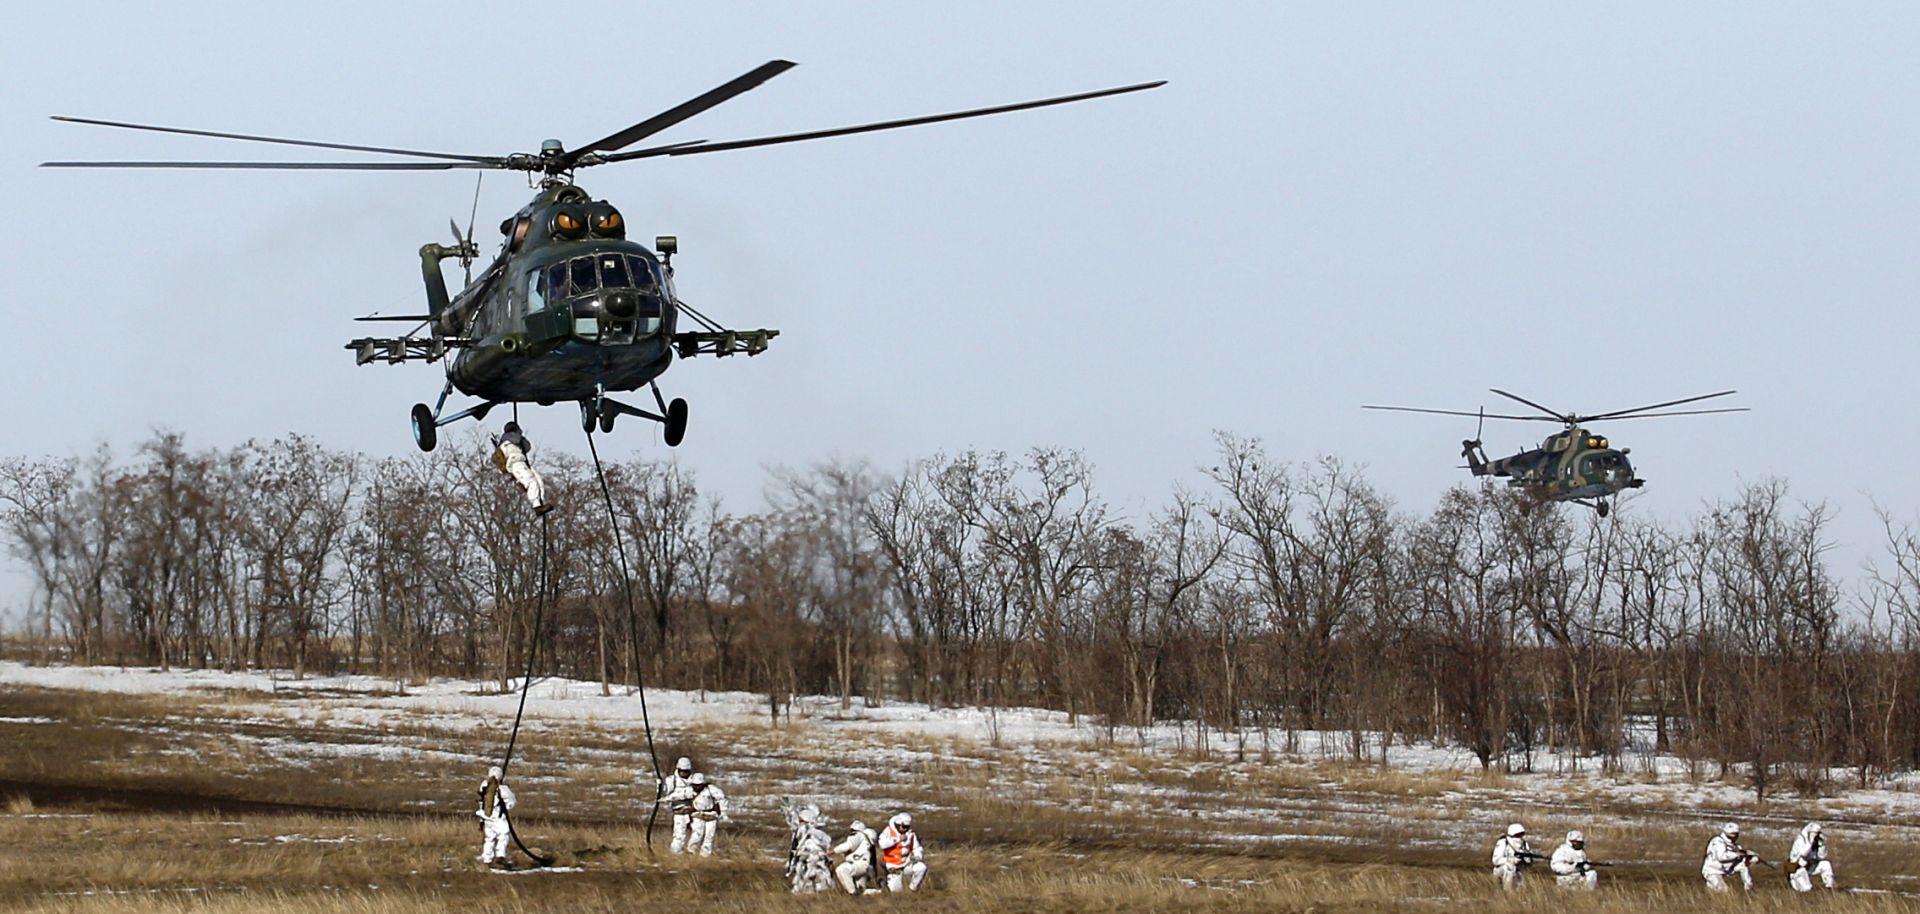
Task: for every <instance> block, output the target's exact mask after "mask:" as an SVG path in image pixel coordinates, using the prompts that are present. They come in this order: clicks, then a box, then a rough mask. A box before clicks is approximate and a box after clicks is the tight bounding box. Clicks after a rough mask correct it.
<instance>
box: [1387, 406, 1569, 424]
mask: <svg viewBox="0 0 1920 914" xmlns="http://www.w3.org/2000/svg"><path fill="white" fill-rule="evenodd" d="M1360 408H1361V409H1384V410H1391V411H1393V412H1397V413H1433V414H1435V415H1439V416H1474V417H1478V418H1485V419H1515V420H1518V421H1521V422H1560V421H1562V420H1561V419H1560V417H1558V416H1555V417H1554V418H1552V419H1549V418H1547V417H1546V416H1497V415H1494V414H1493V413H1485V412H1471V413H1469V412H1464V411H1462V410H1457V409H1421V408H1419V407H1417V406H1365V405H1363V406H1361V407H1360Z"/></svg>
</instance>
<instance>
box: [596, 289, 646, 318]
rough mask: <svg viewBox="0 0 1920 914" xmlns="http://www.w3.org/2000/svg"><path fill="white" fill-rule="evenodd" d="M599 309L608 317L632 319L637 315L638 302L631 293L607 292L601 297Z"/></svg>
mask: <svg viewBox="0 0 1920 914" xmlns="http://www.w3.org/2000/svg"><path fill="white" fill-rule="evenodd" d="M600 307H601V308H603V309H605V310H606V312H607V315H608V316H610V317H632V316H634V315H635V314H637V313H639V311H640V302H639V299H638V298H636V297H635V296H634V294H633V293H632V292H608V293H606V294H605V295H603V296H601V298H600Z"/></svg>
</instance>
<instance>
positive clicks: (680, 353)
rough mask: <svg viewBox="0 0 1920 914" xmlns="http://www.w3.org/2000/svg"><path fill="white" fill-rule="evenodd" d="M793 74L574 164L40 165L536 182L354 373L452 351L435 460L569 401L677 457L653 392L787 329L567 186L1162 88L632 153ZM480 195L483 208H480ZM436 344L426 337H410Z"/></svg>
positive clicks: (672, 407) (421, 429) (585, 416)
mask: <svg viewBox="0 0 1920 914" xmlns="http://www.w3.org/2000/svg"><path fill="white" fill-rule="evenodd" d="M793 66H794V64H793V63H792V62H790V61H785V60H771V61H768V62H766V63H764V64H761V65H760V66H758V67H755V68H754V69H752V70H749V71H748V72H746V73H744V74H741V75H740V76H737V77H735V78H734V79H732V80H729V81H727V82H725V83H723V84H721V85H719V86H717V87H715V88H713V89H710V90H708V91H707V92H704V93H702V94H700V95H697V96H695V97H693V98H691V99H689V100H687V101H685V102H682V103H680V104H679V105H676V106H674V107H672V108H669V109H667V110H665V111H662V112H661V113H659V114H656V115H654V116H653V117H650V118H647V119H645V120H643V121H640V122H639V123H636V124H634V125H632V126H630V127H627V128H625V129H622V130H620V131H617V132H615V133H612V134H610V135H608V136H605V137H602V138H601V139H598V140H595V141H593V142H591V143H588V144H586V145H584V146H580V147H578V148H575V149H567V148H566V147H565V146H564V145H563V144H562V143H561V142H560V141H559V140H546V141H544V142H542V143H541V144H540V151H539V152H538V153H514V154H511V155H505V156H489V155H471V154H463V153H448V152H427V151H422V150H415V149H395V148H390V147H383V146H362V145H354V144H347V143H322V142H315V141H310V140H295V139H286V138H282V137H267V136H253V135H249V134H239V133H221V132H216V131H211V130H188V129H183V128H178V127H156V126H152V125H147V124H130V123H124V122H119V121H102V120H93V119H89V118H72V117H55V118H54V120H59V121H69V122H73V123H82V124H94V125H98V126H103V127H119V128H125V129H130V130H148V131H154V132H158V133H173V134H185V135H189V136H205V137H215V138H220V139H229V140H242V141H247V142H256V143H276V144H280V145H287V146H303V147H311V148H320V149H339V150H347V151H351V152H363V153H375V154H381V155H395V156H407V157H411V158H414V159H429V160H433V161H405V162H396V161H384V162H380V161H362V162H180V161H158V162H42V163H41V165H42V167H52V168H189V169H208V168H213V169H217V168H240V169H291V170H334V169H338V170H349V171H440V170H447V169H504V170H509V171H524V172H528V173H530V174H539V175H541V176H542V178H541V179H540V192H539V194H538V195H537V196H535V197H534V198H533V200H532V201H531V202H529V203H528V204H527V205H526V206H525V207H524V208H522V209H521V210H520V212H519V213H517V214H516V215H515V216H514V217H513V218H511V219H508V220H507V221H506V222H504V223H502V224H501V233H502V234H503V235H505V236H506V238H505V241H504V242H503V244H502V246H501V249H500V253H499V254H498V256H496V257H495V258H494V260H493V262H492V263H491V264H490V265H489V266H488V267H487V268H486V269H485V270H482V271H481V273H480V275H479V277H477V278H476V277H474V276H472V275H470V274H469V275H468V276H467V284H466V286H465V287H464V288H462V289H461V290H460V292H459V293H458V294H456V295H453V296H449V295H448V294H447V283H446V279H445V277H444V276H443V275H442V274H441V270H440V265H441V262H442V261H444V260H447V259H448V258H459V260H460V261H461V263H462V265H463V266H465V267H467V268H468V269H469V270H470V269H471V268H472V264H473V261H474V260H475V259H476V258H478V257H479V249H478V247H477V246H476V245H475V244H474V242H473V222H472V219H471V218H470V219H469V220H468V224H467V231H466V232H465V233H464V235H463V234H462V233H461V231H460V227H459V224H458V223H455V224H454V229H453V233H454V242H455V243H454V244H453V245H452V246H447V245H441V244H428V245H425V246H423V247H421V248H420V261H421V271H422V273H423V276H424V278H425V281H426V286H427V313H426V314H422V315H398V316H371V317H364V318H359V320H381V321H418V322H420V326H419V327H416V328H415V329H414V331H412V332H409V333H406V334H403V335H401V336H398V337H363V338H361V339H357V340H353V341H352V342H350V343H348V344H347V348H349V349H352V350H354V351H355V353H356V354H357V358H358V360H359V363H360V364H362V365H365V364H367V363H369V362H374V361H386V362H406V361H414V360H418V361H426V362H434V361H439V360H441V359H443V358H445V357H446V356H447V355H448V354H449V353H452V352H457V354H456V355H454V357H453V358H452V359H451V360H449V361H450V363H449V364H448V365H447V368H446V372H447V380H446V385H445V386H444V387H443V388H441V391H440V398H439V400H438V401H436V402H435V403H434V405H433V406H432V407H431V408H429V407H428V406H427V405H426V404H424V403H416V404H414V406H413V412H412V421H413V435H414V441H415V443H416V444H418V445H419V446H420V449H421V450H427V451H430V450H433V447H434V443H435V440H436V437H437V429H438V428H439V427H440V426H443V425H447V424H448V423H451V422H456V421H459V420H461V419H464V418H467V417H474V418H484V417H485V416H486V415H487V412H488V411H489V410H491V409H493V408H494V407H495V406H498V405H500V404H502V403H538V404H541V405H543V406H544V405H550V404H552V403H555V402H558V401H560V400H574V401H577V402H578V403H579V404H580V421H581V425H582V427H584V428H586V429H587V430H588V431H589V432H591V431H592V430H593V427H594V426H595V425H596V424H597V425H599V427H600V430H601V431H603V432H604V431H612V430H613V423H614V419H615V418H616V417H618V416H619V415H621V414H626V415H630V416H639V417H641V418H645V419H650V420H653V421H656V422H660V423H662V424H664V425H665V426H666V435H665V439H666V442H667V444H669V445H677V444H679V443H680V441H681V437H682V436H683V435H684V434H685V432H686V423H687V404H686V401H685V400H680V399H675V400H674V401H673V402H671V403H669V402H667V400H666V398H665V397H664V396H662V395H661V393H660V386H659V384H658V383H657V382H656V380H655V379H656V378H658V377H659V376H660V375H661V374H662V373H664V372H665V371H666V370H667V368H668V366H669V365H671V364H672V362H673V360H674V358H676V357H678V358H690V357H692V356H695V355H702V354H706V355H715V356H728V355H735V354H742V355H749V356H752V355H758V354H759V353H761V352H764V351H766V349H767V343H768V341H769V340H771V339H772V338H773V337H775V336H777V335H779V331H777V330H745V331H740V330H729V329H726V328H725V327H722V326H720V325H719V324H717V323H715V322H713V321H712V320H710V319H708V318H707V317H706V316H705V315H703V314H701V313H700V312H699V311H697V310H695V309H694V308H693V307H692V306H690V305H688V304H687V303H686V302H685V301H683V300H681V299H680V298H679V297H678V296H677V295H676V294H675V293H674V289H673V255H674V253H675V252H676V250H677V249H678V241H677V240H676V239H674V238H673V237H672V236H661V237H660V238H658V239H656V242H655V245H654V248H655V250H657V251H658V256H656V255H655V250H649V249H647V248H646V247H644V246H642V245H639V244H636V243H633V242H630V241H628V240H626V224H625V220H624V218H623V217H622V216H621V215H620V212H619V210H617V209H615V208H614V207H613V206H612V205H611V204H609V203H607V202H606V201H604V200H594V199H593V198H592V197H591V196H590V195H589V194H588V193H587V192H586V191H584V190H582V189H580V188H579V187H578V186H576V185H575V184H574V183H573V173H574V171H575V170H576V169H579V168H585V167H588V166H593V165H606V164H611V163H614V162H627V161H632V160H635V159H646V158H656V157H661V156H682V155H699V154H704V153H709V152H725V151H728V150H733V149H750V148H753V147H757V146H772V145H776V144H780V143H797V142H802V141H806V140H817V139H824V138H827V137H835V136H847V135H850V134H856V133H870V132H873V131H877V130H891V129H894V128H899V127H913V126H917V125H921V124H933V123H939V122H942V121H953V120H961V119H964V118H972V117H984V116H986V115H990V114H1003V113H1007V112H1012V111H1024V110H1028V109H1032V108H1044V107H1048V106H1051V105H1064V104H1068V103H1070V102H1079V101H1087V100H1090V99H1096V98H1104V97H1107V96H1110V95H1123V94H1126V93H1129V92H1139V91H1143V90H1146V89H1153V88H1157V87H1159V86H1162V85H1165V84H1166V82H1165V80H1160V81H1156V82H1149V83H1139V84H1135V85H1130V86H1120V87H1117V88H1112V89H1099V90H1096V91H1092V92H1082V93H1078V94H1075V95H1063V96H1056V97H1053V98H1044V99H1037V100H1034V101H1025V102H1015V103H1012V104H1006V105H995V106H992V107H988V108H974V109H970V110H966V111H953V112H947V113H944V114H931V115H925V116H921V117H911V118H901V119H898V120H890V121H880V122H876V123H869V124H858V125H855V126H851V127H836V128H832V129H828V130H814V131H808V132H805V133H789V134H781V135H778V136H763V137H753V138H749V139H742V140H729V141H725V142H719V143H710V142H707V141H705V140H694V141H689V142H679V143H667V144H664V145H655V146H645V147H641V148H639V149H629V148H628V147H630V146H632V145H633V144H635V143H638V142H639V141H641V140H643V139H646V138H647V137H651V136H653V135H655V134H657V133H659V132H661V131H663V130H666V129H668V128H670V127H673V126H675V125H677V124H679V123H681V122H682V121H685V120H687V119H688V118H691V117H693V116H694V115H697V114H699V113H701V112H703V111H706V110H708V109H709V108H712V107H714V106H715V105H718V104H721V103H722V102H725V101H727V100H729V99H732V98H734V97H735V96H738V95H740V94H741V93H744V92H746V91H748V90H750V89H753V88H754V87H756V86H759V85H760V84H762V83H764V82H766V81H767V80H769V79H772V78H773V77H775V76H778V75H780V74H781V73H784V72H786V71H787V70H789V69H792V68H793ZM478 202H479V198H478V188H477V187H476V188H475V204H476V206H477V205H478ZM683 313H684V314H686V315H687V316H688V317H690V318H692V319H693V320H694V321H696V322H698V323H699V324H700V325H701V327H702V328H703V329H701V330H698V331H681V330H679V328H678V323H679V316H680V315H681V314H683ZM423 328H424V329H428V330H429V331H430V334H431V335H429V336H424V337H423V336H418V335H416V334H417V333H418V332H419V330H421V329H423ZM642 386H646V387H647V388H649V390H650V391H651V392H652V394H653V400H654V403H655V404H656V405H657V406H658V407H659V412H653V411H651V410H645V409H639V408H636V407H633V406H629V405H627V404H625V403H621V402H619V401H616V400H613V399H612V398H610V397H608V396H607V394H608V392H609V391H613V392H618V391H626V390H637V389H639V388H640V387H642ZM456 388H457V389H459V390H460V391H461V392H463V393H466V394H468V395H470V396H474V397H478V398H480V400H481V402H480V403H478V404H475V405H473V406H469V407H467V408H465V409H462V410H459V411H457V412H454V413H451V414H448V413H446V412H445V409H446V405H447V397H448V396H449V395H450V394H451V393H452V392H453V391H454V390H455V389H456Z"/></svg>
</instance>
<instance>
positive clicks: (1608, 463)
mask: <svg viewBox="0 0 1920 914" xmlns="http://www.w3.org/2000/svg"><path fill="white" fill-rule="evenodd" d="M1580 465H1581V469H1582V470H1584V471H1585V472H1587V473H1606V472H1608V471H1610V470H1626V471H1631V470H1632V469H1633V466H1632V464H1629V463H1627V458H1626V456H1625V455H1623V454H1621V453H1620V452H1619V451H1601V452H1599V453H1597V454H1588V455H1586V456H1585V457H1582V458H1580Z"/></svg>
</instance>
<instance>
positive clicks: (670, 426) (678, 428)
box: [666, 397, 687, 447]
mask: <svg viewBox="0 0 1920 914" xmlns="http://www.w3.org/2000/svg"><path fill="white" fill-rule="evenodd" d="M686 437H687V401H685V400H682V399H680V398H679V397H674V398H673V402H672V403H669V404H667V435H666V438H667V447H679V446H680V442H681V440H682V439H684V438H686Z"/></svg>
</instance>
